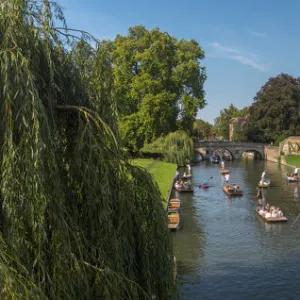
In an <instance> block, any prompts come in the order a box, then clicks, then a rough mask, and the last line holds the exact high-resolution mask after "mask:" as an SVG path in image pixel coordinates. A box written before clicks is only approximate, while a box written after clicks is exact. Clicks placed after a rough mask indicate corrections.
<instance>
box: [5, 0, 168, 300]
mask: <svg viewBox="0 0 300 300" xmlns="http://www.w3.org/2000/svg"><path fill="white" fill-rule="evenodd" d="M53 16H58V17H59V19H58V20H55V18H54V17H53ZM56 23H59V24H60V23H61V24H62V25H60V26H62V27H59V24H56ZM0 32H1V35H0V114H1V121H2V126H1V130H0V143H1V148H0V149H1V150H0V151H1V155H0V157H1V159H0V162H1V169H0V172H1V181H0V188H1V198H0V231H1V237H0V278H1V279H0V295H1V298H3V299H23V298H24V299H150V298H151V296H152V295H153V294H154V295H156V296H157V297H158V298H159V299H173V297H172V291H173V290H174V289H173V254H172V244H171V238H170V235H169V232H168V229H167V218H166V216H165V211H164V209H163V205H162V197H161V194H160V192H159V190H158V188H157V185H156V184H155V183H154V182H153V179H152V177H151V175H150V174H148V173H147V172H146V171H145V170H144V169H142V168H139V167H136V166H132V165H131V164H130V163H129V162H128V161H127V158H126V157H127V156H126V153H124V152H123V151H122V149H121V148H120V147H119V137H118V136H119V135H118V132H117V131H116V127H114V125H113V124H116V123H117V122H116V121H117V120H116V116H117V114H116V112H117V110H116V104H115V103H114V101H113V100H112V98H111V82H112V80H111V75H110V74H111V69H110V64H109V63H108V64H107V61H108V62H109V57H108V54H109V52H110V51H106V50H105V49H106V45H99V47H98V48H97V50H96V51H95V52H94V51H93V50H92V48H91V47H89V46H88V45H87V44H86V43H87V40H86V39H85V40H84V41H83V42H81V43H79V44H78V45H77V50H78V51H77V52H76V51H75V52H73V53H71V54H70V53H68V51H67V49H66V48H64V44H65V43H69V39H70V35H72V33H71V32H70V31H68V30H67V28H66V27H65V22H64V19H63V15H62V13H61V11H60V9H59V7H57V6H55V4H53V3H52V2H48V1H47V0H44V1H39V2H37V1H25V0H10V1H5V2H3V3H1V5H0ZM77 38H78V37H77ZM69 45H70V44H69ZM102 46H103V47H104V48H103V47H102ZM90 56H92V57H93V58H91V59H89V60H88V61H87V60H86V57H90ZM107 58H108V60H107ZM99 70H103V71H105V72H107V73H105V74H106V75H105V76H104V75H103V76H104V77H101V75H102V74H100V73H99ZM102 80H105V82H103V81H102Z"/></svg>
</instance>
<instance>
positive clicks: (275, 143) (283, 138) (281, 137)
mask: <svg viewBox="0 0 300 300" xmlns="http://www.w3.org/2000/svg"><path fill="white" fill-rule="evenodd" d="M286 138H287V137H286V136H285V135H283V134H281V135H280V136H278V137H277V138H276V140H275V142H274V146H279V143H281V142H282V141H283V140H285V139H286Z"/></svg>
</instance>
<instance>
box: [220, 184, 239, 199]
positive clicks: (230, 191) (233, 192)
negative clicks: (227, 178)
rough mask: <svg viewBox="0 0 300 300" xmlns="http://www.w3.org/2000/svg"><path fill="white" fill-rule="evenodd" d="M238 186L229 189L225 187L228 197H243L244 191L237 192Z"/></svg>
mask: <svg viewBox="0 0 300 300" xmlns="http://www.w3.org/2000/svg"><path fill="white" fill-rule="evenodd" d="M236 187H237V186H236V185H231V186H229V187H227V186H223V191H224V192H225V193H226V194H227V195H228V196H243V191H241V190H237V189H236Z"/></svg>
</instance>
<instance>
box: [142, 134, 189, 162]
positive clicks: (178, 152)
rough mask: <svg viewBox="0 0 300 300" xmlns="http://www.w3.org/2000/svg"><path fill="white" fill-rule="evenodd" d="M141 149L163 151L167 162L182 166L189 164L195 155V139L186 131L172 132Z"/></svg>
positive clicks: (143, 150)
mask: <svg viewBox="0 0 300 300" xmlns="http://www.w3.org/2000/svg"><path fill="white" fill-rule="evenodd" d="M141 151H142V152H148V153H149V152H150V153H162V155H163V159H164V160H165V161H166V162H170V163H176V164H177V165H180V166H182V165H186V164H188V163H189V162H190V160H191V158H192V156H193V140H192V138H190V137H189V136H188V135H187V133H186V132H184V131H176V132H171V133H169V134H168V135H167V136H166V137H161V138H159V139H157V140H155V141H154V142H153V143H151V144H147V145H145V146H144V147H143V148H142V149H141Z"/></svg>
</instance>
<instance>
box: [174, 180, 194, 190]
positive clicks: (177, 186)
mask: <svg viewBox="0 0 300 300" xmlns="http://www.w3.org/2000/svg"><path fill="white" fill-rule="evenodd" d="M174 187H175V189H176V191H177V192H180V193H184V192H185V193H192V192H194V188H193V186H192V185H191V184H190V183H188V182H185V183H183V184H181V183H175V186H174Z"/></svg>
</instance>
